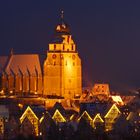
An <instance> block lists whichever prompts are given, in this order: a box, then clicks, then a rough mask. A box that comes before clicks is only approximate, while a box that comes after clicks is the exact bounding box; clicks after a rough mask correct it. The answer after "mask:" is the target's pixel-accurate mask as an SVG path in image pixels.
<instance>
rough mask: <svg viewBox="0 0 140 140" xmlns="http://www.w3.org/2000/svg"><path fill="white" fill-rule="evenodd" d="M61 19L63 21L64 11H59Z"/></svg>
mask: <svg viewBox="0 0 140 140" xmlns="http://www.w3.org/2000/svg"><path fill="white" fill-rule="evenodd" d="M61 19H62V20H63V19H64V11H63V10H61Z"/></svg>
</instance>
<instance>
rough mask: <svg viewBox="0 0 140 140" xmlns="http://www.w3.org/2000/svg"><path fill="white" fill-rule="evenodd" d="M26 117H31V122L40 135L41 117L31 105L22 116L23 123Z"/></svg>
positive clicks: (36, 133)
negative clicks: (39, 117)
mask: <svg viewBox="0 0 140 140" xmlns="http://www.w3.org/2000/svg"><path fill="white" fill-rule="evenodd" d="M26 117H27V118H28V119H29V121H30V122H31V124H32V125H33V126H34V130H35V135H36V136H38V133H39V128H38V127H39V121H38V120H39V119H38V117H37V116H36V115H35V113H34V112H33V111H32V109H31V108H30V107H29V106H28V107H27V109H26V110H25V112H24V113H23V114H22V116H21V117H20V122H21V124H22V123H23V121H24V119H25V118H26Z"/></svg>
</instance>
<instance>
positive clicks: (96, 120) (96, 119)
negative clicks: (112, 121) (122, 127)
mask: <svg viewBox="0 0 140 140" xmlns="http://www.w3.org/2000/svg"><path fill="white" fill-rule="evenodd" d="M94 122H101V123H103V122H104V120H103V119H102V118H101V116H100V114H99V113H98V114H96V116H95V117H94V119H93V123H94Z"/></svg>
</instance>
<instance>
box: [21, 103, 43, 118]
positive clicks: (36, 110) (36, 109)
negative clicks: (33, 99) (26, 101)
mask: <svg viewBox="0 0 140 140" xmlns="http://www.w3.org/2000/svg"><path fill="white" fill-rule="evenodd" d="M27 110H30V111H31V112H32V113H33V114H34V116H35V117H36V118H37V119H38V120H39V119H40V118H41V117H42V116H43V114H44V113H45V112H46V109H45V108H44V107H43V106H38V105H32V106H25V107H24V108H23V114H22V116H23V115H24V114H25V112H26V111H27ZM22 116H21V117H22Z"/></svg>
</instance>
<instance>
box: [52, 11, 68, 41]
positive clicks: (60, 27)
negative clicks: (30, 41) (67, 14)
mask: <svg viewBox="0 0 140 140" xmlns="http://www.w3.org/2000/svg"><path fill="white" fill-rule="evenodd" d="M63 35H70V27H69V25H68V24H67V23H66V22H65V20H64V11H61V15H60V20H59V23H58V24H57V25H56V27H55V34H54V38H53V40H52V43H62V42H63V40H64V38H63Z"/></svg>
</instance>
